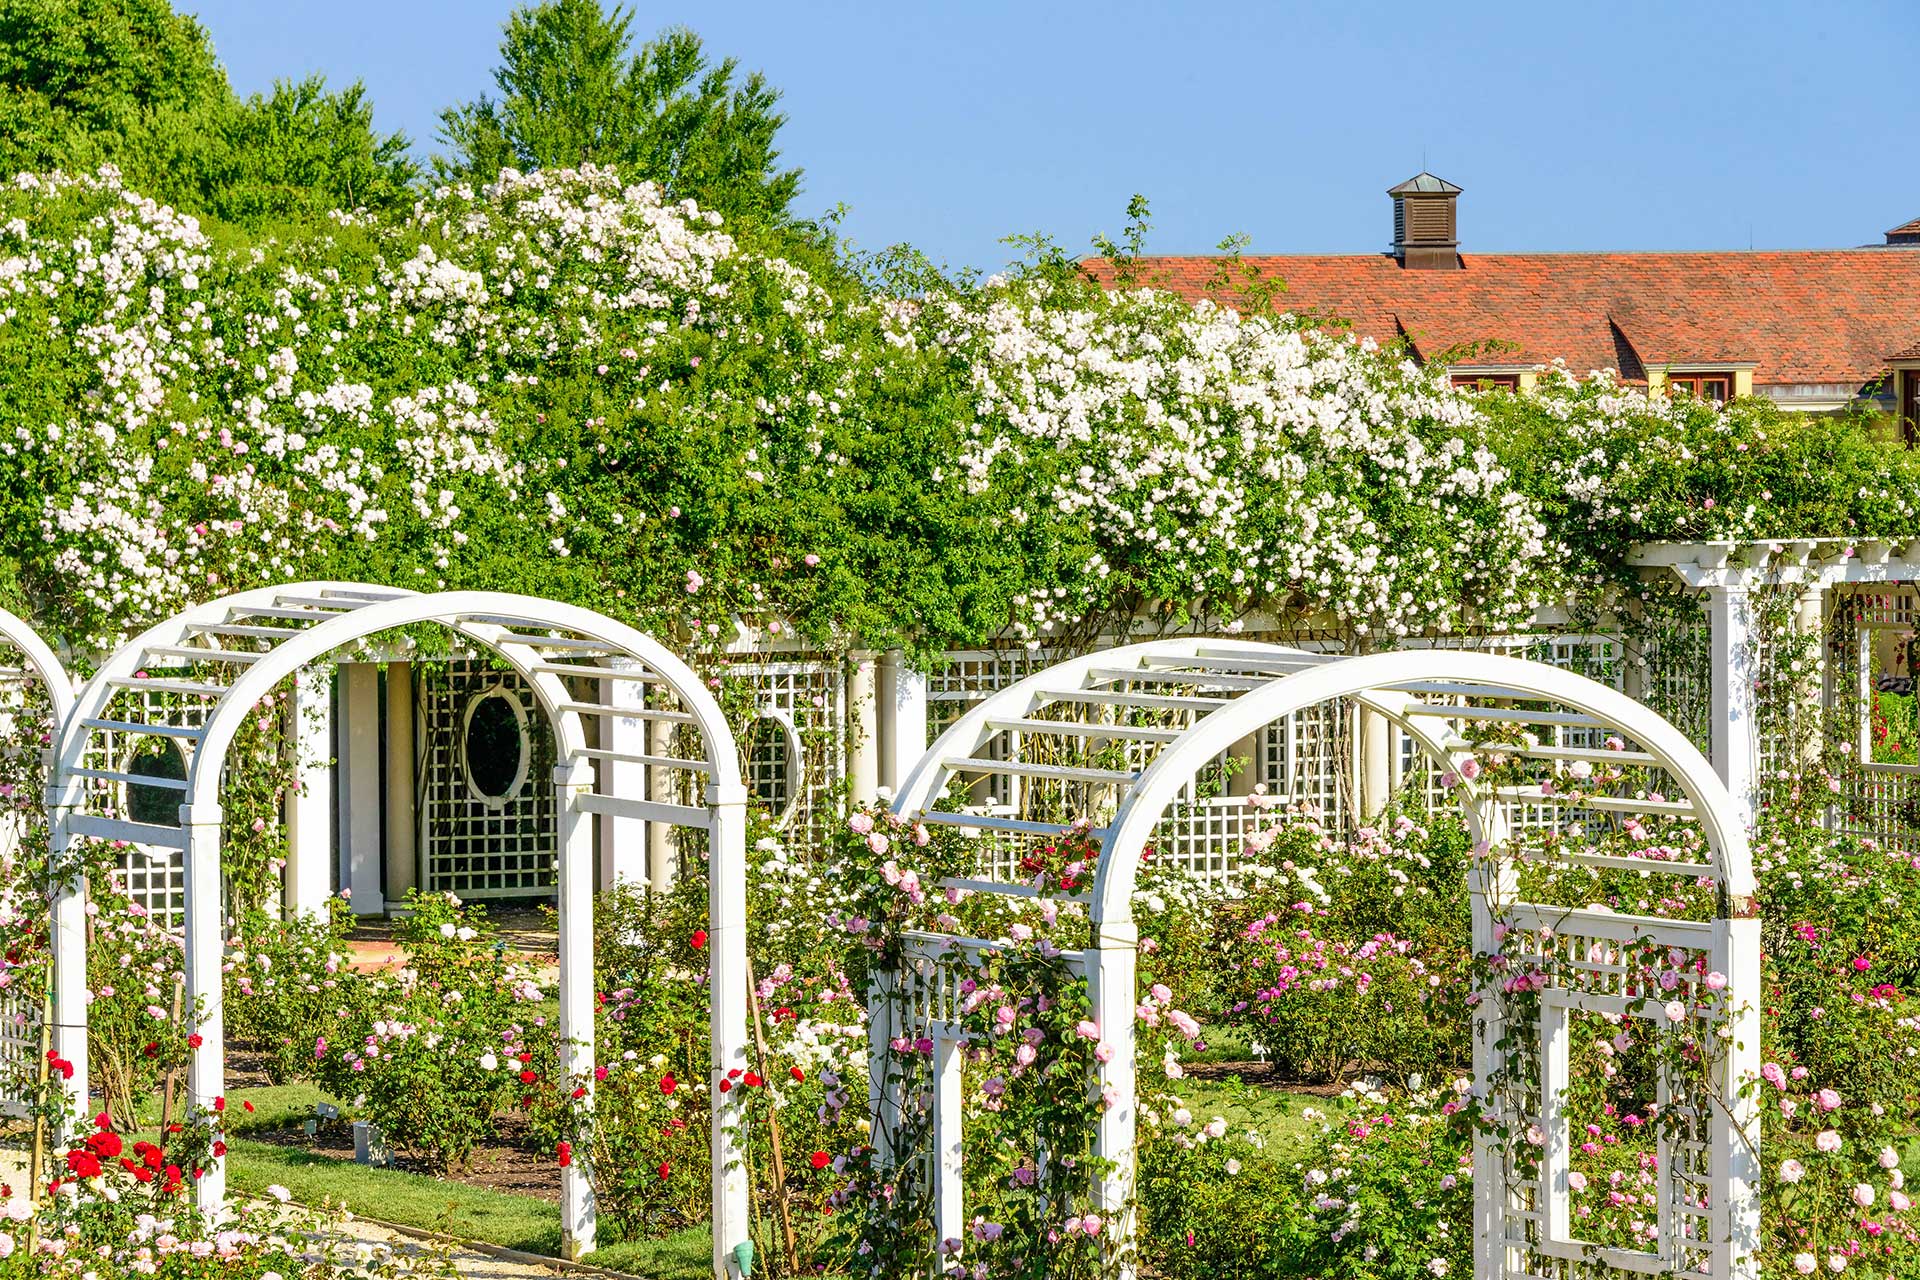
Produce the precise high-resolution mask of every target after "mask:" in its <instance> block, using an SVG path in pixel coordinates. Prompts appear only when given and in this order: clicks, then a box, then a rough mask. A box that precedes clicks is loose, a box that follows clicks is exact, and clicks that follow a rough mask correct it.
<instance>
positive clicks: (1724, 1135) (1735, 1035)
mask: <svg viewBox="0 0 1920 1280" xmlns="http://www.w3.org/2000/svg"><path fill="white" fill-rule="evenodd" d="M1711 963H1712V965H1713V967H1714V969H1716V970H1717V971H1719V972H1720V973H1723V974H1725V975H1726V977H1727V985H1726V988H1725V989H1724V990H1723V991H1722V993H1721V997H1722V1000H1723V1002H1724V1008H1725V1010H1726V1011H1727V1013H1728V1015H1729V1016H1728V1019H1727V1022H1728V1025H1727V1028H1726V1030H1727V1037H1726V1039H1725V1040H1724V1041H1722V1042H1721V1043H1722V1047H1723V1049H1724V1050H1725V1057H1724V1058H1723V1059H1722V1061H1721V1064H1720V1078H1719V1079H1718V1080H1716V1081H1715V1082H1714V1085H1715V1091H1716V1092H1717V1093H1718V1094H1719V1096H1720V1097H1722V1098H1724V1099H1727V1100H1728V1101H1727V1105H1725V1106H1719V1107H1715V1108H1713V1122H1712V1126H1711V1132H1712V1139H1713V1155H1712V1159H1713V1163H1714V1165H1715V1167H1720V1166H1721V1165H1722V1164H1723V1163H1724V1166H1725V1168H1726V1170H1727V1179H1728V1186H1727V1193H1726V1194H1725V1195H1724V1196H1722V1195H1716V1196H1714V1198H1713V1203H1712V1205H1711V1206H1710V1209H1711V1212H1712V1215H1713V1216H1712V1218H1711V1220H1710V1221H1711V1224H1712V1238H1713V1239H1714V1240H1715V1241H1726V1242H1727V1243H1726V1244H1724V1245H1718V1246H1716V1248H1715V1255H1716V1256H1715V1258H1714V1261H1713V1264H1712V1265H1713V1273H1714V1275H1715V1277H1716V1278H1719V1277H1724V1278H1725V1280H1759V1276H1760V1181H1761V1172H1760V1156H1759V1151H1760V1079H1759V1077H1760V994H1761V985H1760V984H1761V975H1760V921H1759V918H1758V917H1749V918H1747V919H1744V920H1716V921H1714V922H1713V960H1712V962H1711Z"/></svg>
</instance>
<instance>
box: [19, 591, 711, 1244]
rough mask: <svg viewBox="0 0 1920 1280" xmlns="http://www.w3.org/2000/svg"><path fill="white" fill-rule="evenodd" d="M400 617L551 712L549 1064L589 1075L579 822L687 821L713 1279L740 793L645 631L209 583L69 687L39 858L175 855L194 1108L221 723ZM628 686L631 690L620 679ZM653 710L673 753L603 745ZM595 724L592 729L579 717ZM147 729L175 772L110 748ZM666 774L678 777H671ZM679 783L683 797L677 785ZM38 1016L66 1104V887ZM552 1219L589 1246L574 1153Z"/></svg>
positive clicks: (204, 1091)
mask: <svg viewBox="0 0 1920 1280" xmlns="http://www.w3.org/2000/svg"><path fill="white" fill-rule="evenodd" d="M417 624H438V625H440V626H444V627H446V628H448V629H450V630H452V631H453V632H455V633H456V634H458V635H460V636H461V637H463V638H464V639H465V640H467V641H468V642H470V643H472V644H474V645H476V646H477V647H480V648H483V649H487V650H490V651H492V652H493V653H495V654H498V655H499V656H500V657H501V658H502V659H503V660H504V661H506V662H507V663H508V664H509V665H510V666H512V668H513V669H514V670H515V671H517V672H518V673H519V674H520V675H521V676H522V677H524V678H525V679H526V681H527V682H528V683H529V684H530V685H531V686H532V687H533V689H534V690H535V692H536V694H537V695H538V697H539V699H540V702H541V704H542V706H543V707H544V709H545V711H546V713H547V715H548V717H549V718H550V719H551V721H552V724H553V729H554V735H555V739H556V746H555V754H556V759H557V764H556V765H555V768H554V785H555V792H556V800H557V804H558V808H559V813H560V868H559V876H558V879H559V897H560V907H559V917H560V919H559V938H560V941H559V946H560V992H559V1000H560V1017H559V1038H560V1041H561V1045H562V1049H561V1052H562V1058H561V1062H560V1071H561V1074H562V1078H563V1080H564V1081H565V1082H566V1083H568V1084H570V1085H577V1086H579V1087H582V1088H585V1089H588V1090H591V1089H592V1087H593V1067H594V1060H593V1054H594V1026H593V1013H594V989H593V954H592V948H593V891H594V876H593V851H594V820H595V819H596V818H599V817H608V818H627V819H639V820H644V821H648V822H654V823H661V824H666V825H668V826H673V827H679V828H691V829H695V830H700V831H704V832H706V833H707V839H708V844H709V870H708V874H709V877H710V889H709V895H710V896H709V906H708V910H709V916H710V923H709V925H708V936H709V941H708V946H709V949H710V951H709V954H710V956H711V961H710V963H711V966H712V967H711V978H710V999H711V1007H712V1014H711V1028H712V1046H713V1047H712V1058H711V1066H712V1072H713V1081H712V1084H713V1086H714V1087H713V1089H712V1092H711V1094H710V1095H709V1096H710V1097H711V1099H712V1100H713V1133H712V1141H713V1214H714V1268H715V1274H716V1275H726V1274H728V1270H727V1269H728V1267H729V1266H731V1265H734V1263H733V1260H732V1250H733V1248H734V1247H735V1246H736V1245H737V1244H739V1243H740V1242H742V1241H745V1240H746V1239H747V1183H746V1170H745V1164H744V1161H743V1159H742V1158H741V1154H740V1150H739V1135H740V1127H741V1118H742V1117H741V1115H740V1106H739V1103H738V1098H739V1096H740V1095H739V1094H738V1093H737V1092H734V1093H727V1092H723V1091H721V1090H720V1089H719V1088H718V1087H717V1086H718V1084H719V1082H720V1081H721V1080H722V1079H724V1078H725V1077H726V1074H727V1073H728V1072H729V1071H737V1070H744V1069H745V1067H746V1064H747V1032H748V1028H747V1004H746V986H747V977H746V975H747V953H746V929H745V915H746V897H745V858H746V852H745V841H746V825H745V824H746V799H747V797H746V790H745V788H744V786H743V785H742V782H741V778H740V766H739V758H738V755H737V752H736V747H735V744H734V740H733V735H732V733H731V731H730V730H729V728H728V725H727V721H726V718H725V716H724V714H723V713H722V712H721V710H720V707H719V704H718V703H717V702H716V701H715V700H714V698H713V697H712V695H711V694H710V693H709V692H708V690H707V688H706V686H705V685H704V684H703V682H702V681H701V680H700V678H699V677H698V676H697V675H696V674H695V673H694V672H693V671H692V670H691V669H690V668H689V667H688V666H687V665H686V664H685V663H684V662H682V661H681V660H680V659H679V658H677V657H675V656H674V655H673V654H672V653H671V652H669V651H668V650H667V649H666V648H665V647H664V646H662V645H661V644H660V643H659V642H657V641H655V640H654V639H652V638H651V637H649V636H647V635H646V634H644V633H642V632H640V631H637V630H635V629H634V628H632V627H629V626H627V625H625V624H623V623H620V622H616V621H614V620H613V619H611V618H608V617H605V616H604V615H602V614H599V613H596V612H594V611H592V610H589V609H583V608H579V607H577V606H573V605H566V604H560V603H556V602H554V601H550V600H542V599H537V598H534V597H529V596H519V595H507V594H502V593H499V592H488V591H449V592H440V593H436V594H418V593H413V592H407V591H401V590H395V589H391V588H384V587H373V586H363V585H359V584H351V583H334V582H308V583H300V584H292V585H287V586H280V587H271V588H264V589H260V590H255V591H247V592H242V593H240V594H237V595H233V596H228V597H227V598H225V599H222V600H217V601H214V602H212V603H209V604H204V605H200V606H197V607H195V608H192V609H189V610H187V611H186V612H184V613H181V614H179V615H178V616H176V617H173V618H169V619H167V620H165V621H163V622H161V623H159V624H157V625H156V626H154V627H152V628H151V629H149V630H148V631H146V632H144V633H143V634H141V635H139V636H137V637H135V638H134V639H133V640H131V641H129V642H128V643H127V644H125V645H124V646H123V647H121V648H120V649H119V650H117V651H116V652H115V653H114V654H113V655H112V657H110V658H109V659H108V660H107V661H106V662H105V663H104V664H103V665H102V666H101V667H100V669H99V670H98V672H97V673H96V674H95V675H94V676H93V678H92V679H91V680H89V681H88V682H87V684H86V686H85V687H84V688H83V689H82V690H81V692H80V694H79V697H78V698H77V700H76V702H75V705H74V707H73V709H72V711H71V713H70V714H69V715H68V716H67V717H66V720H65V730H64V732H63V734H62V735H61V738H60V743H59V751H58V756H57V760H56V770H57V772H56V777H55V780H54V783H53V786H52V787H51V795H50V799H51V802H52V805H53V812H52V814H51V818H52V853H53V857H54V859H55V861H56V863H58V862H61V861H63V860H65V859H66V858H67V856H68V851H69V850H70V849H71V847H72V846H73V845H74V842H76V841H79V840H85V839H89V838H93V839H107V840H123V841H129V842H133V843H137V844H143V845H149V846H157V847H160V848H167V849H177V850H180V851H182V852H183V853H184V854H185V859H186V904H185V905H186V980H187V997H188V1000H189V1003H190V1004H191V1003H197V1004H198V1006H199V1008H200V1010H201V1016H202V1022H201V1024H200V1031H201V1036H202V1044H201V1047H200V1048H199V1049H197V1050H196V1051H194V1054H193V1058H192V1062H191V1064H190V1067H189V1070H188V1078H187V1096H188V1102H189V1105H190V1107H192V1108H196V1109H201V1110H204V1109H206V1108H210V1107H211V1106H212V1105H213V1101H214V1099H215V1098H216V1097H218V1096H219V1095H220V1093H221V1090H222V1080H223V1075H224V1057H225V1054H224V1045H223V1043H222V1032H223V1024H222V1015H221V960H222V951H223V943H224V939H223V937H222V929H221V922H222V914H223V911H222V903H221V874H220V839H221V818H222V814H221V808H220V783H221V775H222V772H223V769H224V767H225V765H226V763H227V755H228V752H229V749H230V748H231V746H232V744H233V741H234V737H235V734H236V733H237V732H238V730H239V729H240V727H241V725H242V723H243V721H244V720H245V718H246V717H247V715H248V714H249V713H250V712H251V710H252V709H253V707H254V706H255V705H256V704H257V703H258V702H259V701H260V700H261V699H262V698H263V697H265V696H266V695H267V694H268V693H270V692H272V691H273V690H274V688H275V687H276V686H277V685H279V684H280V682H281V681H283V680H286V679H287V678H289V677H291V676H293V675H294V674H295V673H297V672H298V671H299V670H300V669H301V668H303V667H306V666H307V665H309V664H311V663H314V662H318V661H320V660H322V659H324V658H326V657H327V656H328V655H329V654H332V653H334V652H335V651H337V650H339V649H341V648H342V647H343V646H347V645H351V644H354V643H355V642H357V641H360V640H364V639H366V638H368V637H371V636H375V635H378V634H380V633H382V632H386V631H391V630H393V629H394V628H399V627H406V626H413V625H417ZM635 688H639V689H641V690H642V691H643V693H642V695H641V696H640V697H637V698H636V697H635V696H633V690H634V689H635ZM630 722H641V723H655V724H660V725H664V726H666V727H668V728H669V729H672V730H676V731H678V730H688V731H691V732H692V733H694V734H697V736H698V742H699V746H700V750H699V751H698V752H697V753H692V752H689V753H688V754H687V755H686V756H685V757H684V758H683V757H675V756H657V755H646V754H643V753H635V752H628V751H621V750H617V749H615V747H614V746H612V745H609V744H610V743H611V742H613V735H612V733H611V728H610V726H612V725H613V724H615V723H620V724H627V723H630ZM590 725H592V726H597V727H596V728H595V729H594V730H593V731H592V732H590V731H589V726H590ZM143 737H159V738H163V739H165V740H167V741H169V742H171V743H173V744H175V745H176V746H177V747H178V748H179V749H180V750H181V751H182V753H183V754H184V756H185V758H186V765H187V769H186V777H185V779H184V780H183V781H177V782H176V781H173V780H171V779H157V778H154V777H151V776H145V775H142V776H135V775H133V774H131V773H130V772H128V771H127V770H126V768H125V766H124V765H123V764H121V763H120V760H121V758H122V755H123V748H124V744H125V741H126V740H129V739H135V740H137V739H140V738H143ZM601 762H606V763H609V764H625V765H637V766H644V769H642V770H637V771H636V770H629V771H628V772H629V773H632V772H644V773H646V774H650V775H653V776H654V777H655V778H656V779H658V778H661V777H663V776H664V778H665V779H666V782H665V784H663V785H656V786H655V788H654V789H653V791H652V797H653V798H645V799H642V798H636V797H631V796H624V795H610V794H604V793H598V792H596V791H595V789H594V780H595V766H596V764H597V763H601ZM676 779H681V780H683V781H684V782H685V783H686V786H684V787H682V786H678V785H676V783H675V780H676ZM132 786H143V787H153V786H164V787H169V788H172V789H175V790H178V791H179V792H180V793H181V799H182V804H181V806H180V823H179V826H177V827H172V826H162V825H157V824H152V823H143V822H135V821H131V820H130V819H129V818H128V817H126V816H123V815H122V814H120V813H119V812H118V809H119V807H120V806H119V796H120V795H122V794H124V792H125V789H126V788H128V787H132ZM682 794H691V795H694V796H698V797H699V800H700V802H699V803H694V804H688V803H683V802H680V801H679V800H678V799H677V797H679V796H681V795H682ZM54 915H55V923H56V937H57V940H58V941H57V952H56V957H55V968H56V974H55V992H56V996H55V1022H56V1025H57V1027H58V1030H59V1037H60V1038H59V1043H58V1048H59V1052H60V1053H61V1055H62V1056H63V1057H65V1058H67V1059H68V1060H69V1061H71V1062H72V1063H73V1064H74V1067H75V1072H74V1077H73V1080H72V1082H71V1084H70V1086H69V1087H70V1089H71V1090H72V1093H73V1097H74V1100H75V1102H76V1104H78V1105H84V1102H85V1098H86V1084H87V1073H86V1067H87V1058H86V1031H85V1021H86V956H85V949H84V948H85V928H84V925H85V905H84V903H83V902H82V901H81V900H80V897H79V895H78V894H68V895H66V896H64V897H63V898H61V899H59V900H58V901H57V902H56V904H55V908H54ZM196 1195H197V1197H198V1199H199V1201H200V1203H201V1204H202V1205H203V1206H215V1207H217V1206H219V1205H221V1204H222V1203H223V1201H224V1196H225V1172H224V1168H223V1164H222V1162H221V1161H218V1160H216V1161H214V1162H213V1166H212V1167H211V1168H209V1169H208V1170H207V1171H206V1174H205V1176H204V1177H203V1178H202V1179H200V1181H199V1182H198V1184H197V1185H196ZM562 1223H563V1227H564V1229H565V1232H566V1237H567V1242H568V1247H569V1249H570V1251H572V1252H573V1253H574V1254H576V1255H578V1254H580V1253H584V1252H586V1251H588V1250H590V1249H592V1247H593V1240H594V1223H595V1212H594V1203H593V1191H592V1184H591V1178H590V1174H589V1171H588V1169H587V1168H586V1167H585V1162H584V1161H582V1160H575V1161H574V1162H573V1163H572V1164H571V1165H570V1166H569V1167H568V1168H567V1169H566V1170H565V1171H564V1173H563V1191H562Z"/></svg>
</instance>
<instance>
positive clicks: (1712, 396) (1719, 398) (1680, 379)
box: [1667, 370, 1733, 404]
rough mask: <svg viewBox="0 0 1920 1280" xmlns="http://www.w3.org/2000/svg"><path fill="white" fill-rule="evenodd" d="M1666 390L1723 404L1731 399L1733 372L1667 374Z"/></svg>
mask: <svg viewBox="0 0 1920 1280" xmlns="http://www.w3.org/2000/svg"><path fill="white" fill-rule="evenodd" d="M1667 390H1668V391H1669V392H1674V391H1684V392H1686V393H1687V394H1688V395H1693V396H1699V397H1700V398H1701V399H1702V400H1711V401H1713V402H1714V403H1715V404H1725V403H1726V402H1727V401H1728V400H1731V399H1732V398H1733V371H1732V370H1727V371H1726V372H1724V373H1674V374H1669V375H1667Z"/></svg>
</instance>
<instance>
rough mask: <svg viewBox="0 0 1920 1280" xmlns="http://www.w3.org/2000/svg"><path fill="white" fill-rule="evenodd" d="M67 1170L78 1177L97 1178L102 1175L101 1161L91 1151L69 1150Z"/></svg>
mask: <svg viewBox="0 0 1920 1280" xmlns="http://www.w3.org/2000/svg"><path fill="white" fill-rule="evenodd" d="M67 1172H68V1173H71V1174H72V1175H73V1176H74V1177H76V1178H97V1177H99V1176H100V1161H99V1160H97V1159H95V1158H94V1154H93V1152H91V1151H85V1150H74V1151H69V1152H67Z"/></svg>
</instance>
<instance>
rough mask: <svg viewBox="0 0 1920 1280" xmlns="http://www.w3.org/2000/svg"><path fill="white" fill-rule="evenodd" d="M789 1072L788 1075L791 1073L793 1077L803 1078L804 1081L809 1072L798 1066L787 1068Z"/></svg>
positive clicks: (796, 1078)
mask: <svg viewBox="0 0 1920 1280" xmlns="http://www.w3.org/2000/svg"><path fill="white" fill-rule="evenodd" d="M787 1074H788V1075H790V1076H792V1077H793V1078H794V1079H795V1080H802V1081H804V1080H805V1079H806V1078H807V1073H806V1072H804V1071H802V1070H801V1069H800V1068H798V1067H789V1068H787Z"/></svg>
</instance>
